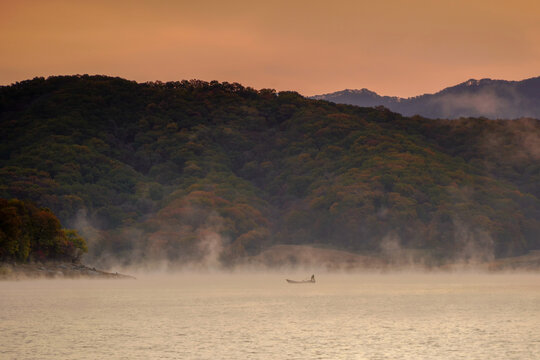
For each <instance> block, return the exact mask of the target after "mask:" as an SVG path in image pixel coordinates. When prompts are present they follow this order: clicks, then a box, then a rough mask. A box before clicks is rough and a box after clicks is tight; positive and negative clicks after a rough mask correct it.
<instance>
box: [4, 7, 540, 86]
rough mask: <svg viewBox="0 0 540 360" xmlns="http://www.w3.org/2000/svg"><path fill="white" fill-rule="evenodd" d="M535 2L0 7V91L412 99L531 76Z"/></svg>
mask: <svg viewBox="0 0 540 360" xmlns="http://www.w3.org/2000/svg"><path fill="white" fill-rule="evenodd" d="M539 19H540V1H539V0H512V1H509V0H504V1H502V0H489V1H487V0H477V1H475V0H448V1H447V0H399V1H398V0H387V1H386V0H379V1H375V0H369V1H364V0H356V1H339V0H333V1H330V0H327V1H319V0H309V1H294V0H289V1H281V0H271V1H270V0H264V1H257V0H244V1H240V0H238V1H235V0H219V1H212V0H207V1H205V0H198V1H194V0H191V1H182V0H176V1H172V0H154V1H149V0H129V1H122V0H120V1H115V0H106V1H101V0H93V1H82V0H69V1H63V0H59V1H55V0H52V1H49V0H47V1H46V0H16V1H15V0H13V1H6V0H0V54H1V55H0V84H3V85H6V84H10V83H12V82H15V81H20V80H24V79H28V78H32V77H34V76H49V75H58V74H86V73H87V74H106V75H114V76H121V77H124V78H127V79H132V80H137V81H147V80H162V81H169V80H182V79H194V78H197V79H202V80H208V81H209V80H220V81H230V82H233V81H236V82H240V83H242V84H244V85H247V86H252V87H255V88H264V87H267V88H275V89H277V90H296V91H298V92H300V93H302V94H304V95H313V94H320V93H326V92H332V91H336V90H342V89H344V88H363V87H366V88H369V89H371V90H373V91H376V92H378V93H380V94H384V95H397V96H414V95H418V94H422V93H429V92H434V91H437V90H440V89H442V88H444V87H446V86H450V85H454V84H457V83H459V82H462V81H465V80H467V79H469V78H483V77H490V78H496V79H507V80H521V79H524V78H528V77H533V76H539V75H540V21H539Z"/></svg>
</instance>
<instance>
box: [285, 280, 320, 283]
mask: <svg viewBox="0 0 540 360" xmlns="http://www.w3.org/2000/svg"><path fill="white" fill-rule="evenodd" d="M285 280H287V282H288V283H289V284H314V283H315V280H301V281H296V280H289V279H285Z"/></svg>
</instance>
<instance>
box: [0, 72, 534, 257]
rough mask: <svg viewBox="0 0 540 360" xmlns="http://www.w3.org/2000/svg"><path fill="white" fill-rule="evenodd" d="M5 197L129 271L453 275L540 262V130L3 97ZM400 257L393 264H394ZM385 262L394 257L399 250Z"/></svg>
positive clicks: (213, 89)
mask: <svg viewBox="0 0 540 360" xmlns="http://www.w3.org/2000/svg"><path fill="white" fill-rule="evenodd" d="M0 124H1V127H2V132H1V134H0V137H1V144H0V197H5V198H13V197H16V198H20V199H25V200H30V201H33V202H35V203H36V204H38V205H40V206H46V207H47V208H50V209H51V210H52V211H53V212H54V213H55V214H57V215H58V216H59V218H60V220H61V222H62V224H64V225H65V226H68V227H74V228H77V229H78V230H79V231H81V232H82V233H83V235H85V236H86V237H88V238H89V239H90V240H91V243H90V254H89V256H91V257H94V258H96V259H97V258H102V257H104V256H105V255H106V256H109V257H110V256H112V257H114V258H116V259H120V260H123V261H126V262H127V261H134V260H143V259H146V258H159V259H161V258H165V259H168V260H171V261H183V260H185V259H193V258H197V257H202V256H203V255H204V253H205V252H208V251H209V250H208V247H212V246H215V245H216V243H219V244H218V245H219V246H218V248H219V249H220V254H221V258H222V259H223V260H225V259H234V258H237V257H239V256H244V255H250V254H256V253H258V252H259V251H260V250H262V249H264V248H266V247H268V246H271V245H273V244H278V243H289V244H320V245H325V246H331V247H336V248H342V249H348V250H353V251H363V252H379V251H387V250H388V249H389V247H388V246H387V245H388V242H389V239H391V241H390V242H391V243H392V244H393V245H392V246H399V247H400V248H407V249H415V250H418V251H423V252H426V253H429V254H430V255H431V256H432V257H433V258H435V259H439V260H441V261H444V260H452V259H456V258H458V257H459V258H465V259H467V258H471V257H474V256H481V257H489V256H491V255H493V254H494V255H495V256H506V255H516V254H521V253H524V252H526V251H527V250H529V249H537V248H540V241H539V237H538V234H539V233H540V202H539V197H540V185H539V184H540V165H539V164H540V162H539V160H540V122H539V121H538V120H526V119H523V120H515V121H502V120H497V121H495V120H487V119H459V120H452V121H446V120H430V119H425V118H421V117H413V118H407V117H403V116H401V115H399V114H396V113H392V112H390V111H389V110H387V109H385V108H361V107H355V106H348V105H338V104H333V103H329V102H326V101H316V100H309V99H306V98H304V97H302V96H300V95H299V94H297V93H295V92H279V93H276V92H275V91H274V90H271V89H263V90H254V89H251V88H246V87H243V86H242V85H239V84H236V83H233V84H230V83H219V82H202V81H197V80H194V81H182V82H171V83H160V82H153V83H143V84H138V83H136V82H132V81H127V80H123V79H120V78H110V77H104V76H86V75H85V76H67V77H51V78H48V79H43V78H36V79H33V80H29V81H24V82H21V83H16V84H13V85H11V86H5V87H1V88H0ZM390 248H391V247H390ZM385 249H386V250H385Z"/></svg>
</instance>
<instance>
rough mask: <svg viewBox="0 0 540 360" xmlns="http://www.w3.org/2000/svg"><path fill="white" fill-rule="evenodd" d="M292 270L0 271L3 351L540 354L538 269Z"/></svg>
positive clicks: (216, 355) (46, 354)
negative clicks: (49, 275)
mask: <svg viewBox="0 0 540 360" xmlns="http://www.w3.org/2000/svg"><path fill="white" fill-rule="evenodd" d="M288 275H290V274H279V275H278V274H275V273H274V274H250V275H216V274H205V275H200V274H199V275H187V274H182V275H174V276H159V277H158V276H155V277H143V278H139V280H136V281H130V280H118V281H115V280H94V281H84V280H57V281H47V280H42V281H24V282H2V283H0V334H1V335H0V358H1V359H98V358H107V359H151V358H154V359H155V358H160V359H179V358H182V359H189V358H193V359H316V358H321V359H540V281H539V280H540V275H531V274H529V275H517V274H513V275H500V274H499V275H471V274H408V275H404V274H386V275H373V274H359V275H338V274H331V275H328V274H317V283H316V284H297V285H294V284H287V283H286V282H285V278H286V277H289V276H288ZM305 275H310V274H305Z"/></svg>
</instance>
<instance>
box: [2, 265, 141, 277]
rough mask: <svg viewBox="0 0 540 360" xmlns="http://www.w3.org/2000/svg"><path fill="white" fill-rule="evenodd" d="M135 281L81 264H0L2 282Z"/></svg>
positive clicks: (122, 275)
mask: <svg viewBox="0 0 540 360" xmlns="http://www.w3.org/2000/svg"><path fill="white" fill-rule="evenodd" d="M78 278H85V279H132V280H133V279H135V277H134V276H131V275H125V274H120V273H117V272H116V273H111V272H107V271H103V270H98V269H96V268H95V267H89V266H86V265H84V264H81V263H71V262H62V261H45V262H32V263H17V262H0V280H32V279H78Z"/></svg>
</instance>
